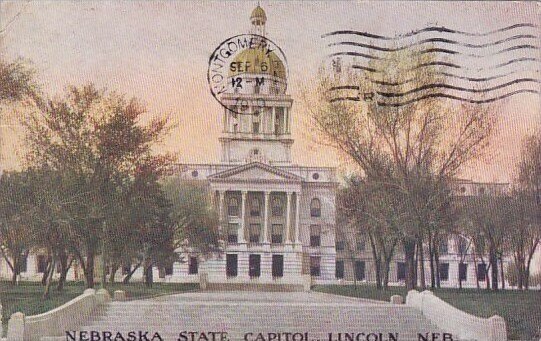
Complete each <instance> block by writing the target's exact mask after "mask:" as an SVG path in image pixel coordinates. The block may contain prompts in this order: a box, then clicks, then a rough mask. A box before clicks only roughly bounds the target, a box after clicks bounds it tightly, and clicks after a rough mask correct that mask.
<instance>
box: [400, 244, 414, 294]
mask: <svg viewBox="0 0 541 341" xmlns="http://www.w3.org/2000/svg"><path fill="white" fill-rule="evenodd" d="M403 244H404V257H405V259H406V289H407V290H408V291H409V290H413V289H415V283H416V282H417V281H416V278H415V240H408V239H405V240H404V241H403Z"/></svg>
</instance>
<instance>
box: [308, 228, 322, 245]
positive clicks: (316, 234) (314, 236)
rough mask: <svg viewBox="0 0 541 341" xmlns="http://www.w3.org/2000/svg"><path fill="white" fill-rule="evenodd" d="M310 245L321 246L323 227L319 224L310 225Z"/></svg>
mask: <svg viewBox="0 0 541 341" xmlns="http://www.w3.org/2000/svg"><path fill="white" fill-rule="evenodd" d="M310 246H312V247H317V246H321V227H320V226H319V225H311V226H310Z"/></svg>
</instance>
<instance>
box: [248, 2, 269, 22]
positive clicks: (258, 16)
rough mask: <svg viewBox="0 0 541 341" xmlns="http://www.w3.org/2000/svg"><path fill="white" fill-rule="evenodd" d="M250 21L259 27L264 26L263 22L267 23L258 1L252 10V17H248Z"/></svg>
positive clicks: (265, 15)
mask: <svg viewBox="0 0 541 341" xmlns="http://www.w3.org/2000/svg"><path fill="white" fill-rule="evenodd" d="M250 20H251V21H252V23H253V24H256V25H257V23H258V24H259V25H264V24H265V22H266V21H267V14H266V13H265V11H264V10H263V8H261V6H259V1H258V2H257V7H256V8H254V10H253V11H252V15H250ZM256 22H257V23H256Z"/></svg>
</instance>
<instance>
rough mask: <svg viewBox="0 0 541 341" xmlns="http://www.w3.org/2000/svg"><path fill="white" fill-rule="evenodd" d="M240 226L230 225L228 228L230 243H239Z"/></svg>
mask: <svg viewBox="0 0 541 341" xmlns="http://www.w3.org/2000/svg"><path fill="white" fill-rule="evenodd" d="M238 233H239V224H237V223H229V225H228V226H227V242H228V243H237V242H238V241H239V237H238Z"/></svg>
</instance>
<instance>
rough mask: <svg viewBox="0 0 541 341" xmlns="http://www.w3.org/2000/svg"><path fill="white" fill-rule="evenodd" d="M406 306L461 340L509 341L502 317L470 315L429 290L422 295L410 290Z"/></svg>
mask: <svg viewBox="0 0 541 341" xmlns="http://www.w3.org/2000/svg"><path fill="white" fill-rule="evenodd" d="M406 305H409V306H412V307H415V308H417V309H419V310H420V311H421V312H422V313H423V315H424V316H425V317H426V318H427V319H429V320H430V321H432V322H433V323H434V324H435V325H436V326H437V327H438V328H441V329H443V330H447V331H449V332H452V333H453V334H456V336H457V337H458V338H459V339H461V340H477V341H505V340H507V328H506V324H505V320H504V319H503V318H502V317H500V316H498V315H494V316H492V317H490V318H481V317H477V316H474V315H470V314H468V313H466V312H464V311H462V310H460V309H457V308H455V307H453V306H451V305H450V304H448V303H446V302H444V301H443V300H441V299H440V298H438V297H436V296H434V294H433V293H432V292H430V291H428V290H425V291H423V292H421V293H420V292H418V291H416V290H410V291H409V292H408V295H407V296H406Z"/></svg>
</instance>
